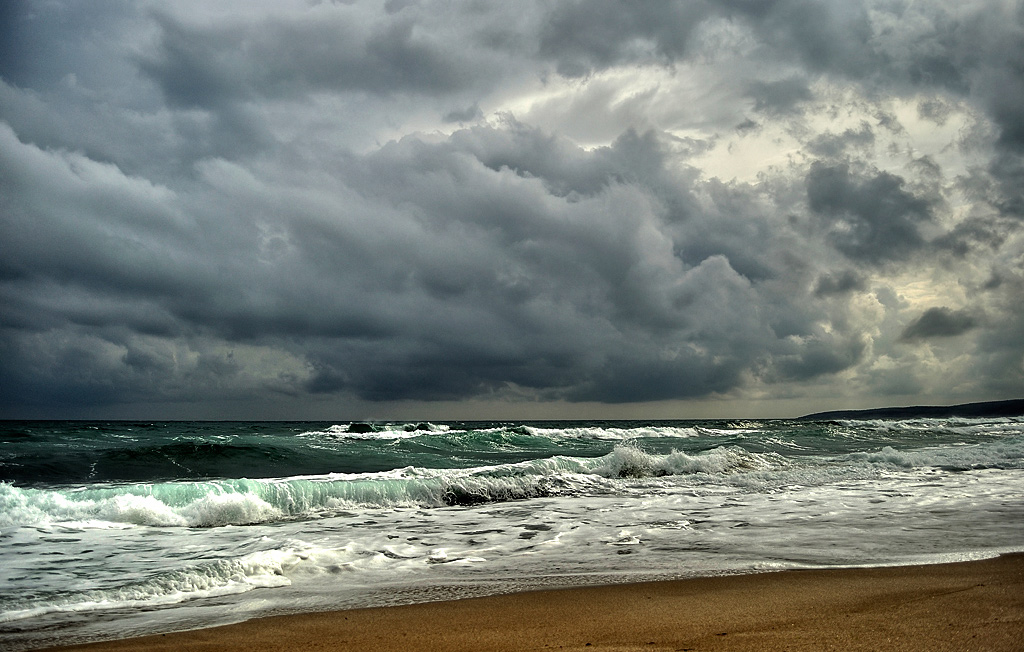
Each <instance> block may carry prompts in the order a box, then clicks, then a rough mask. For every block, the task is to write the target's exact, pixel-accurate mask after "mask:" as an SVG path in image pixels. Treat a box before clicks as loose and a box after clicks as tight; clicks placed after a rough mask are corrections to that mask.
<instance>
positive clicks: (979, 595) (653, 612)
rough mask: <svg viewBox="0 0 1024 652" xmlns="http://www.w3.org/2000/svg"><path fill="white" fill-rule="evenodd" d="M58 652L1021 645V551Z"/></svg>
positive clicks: (300, 620) (520, 599)
mask: <svg viewBox="0 0 1024 652" xmlns="http://www.w3.org/2000/svg"><path fill="white" fill-rule="evenodd" d="M60 649H62V650H66V651H70V650H90V651H91V652H104V651H111V652H113V651H115V650H117V651H123V650H141V651H157V650H184V651H187V650H195V651H200V650H202V651H207V650H223V651H234V650H238V651H242V650H244V651H246V652H273V651H278V650H280V651H285V650H288V651H292V650H328V651H329V650H338V651H341V650H360V651H366V650H403V651H406V650H417V651H423V652H427V651H431V650H438V651H441V650H444V651H457V650H466V651H467V652H468V651H476V652H480V651H485V650H492V651H504V650H553V649H555V650H559V649H560V650H616V651H619V650H623V651H625V650H645V651H651V650H673V651H679V650H694V651H696V650H833V649H834V650H1022V649H1024V555H1022V554H1016V555H1005V556H1002V557H999V558H995V559H988V560H981V561H973V562H964V563H955V564H941V565H929V566H904V567H895V568H867V569H862V568H858V569H837V570H808V571H787V572H780V573H766V574H759V575H744V576H731V577H717V578H705V579H692V580H681V581H668V582H654V583H642V584H627V585H618V586H601V587H583V588H573V589H559V590H549V591H535V592H527V593H519V594H514V595H503V596H493V597H487V598H474V599H467V600H457V601H452V602H434V603H426V604H417V605H409V606H402V607H389V608H380V609H357V610H350V611H340V612H329V613H314V614H301V615H289V616H278V617H271V618H263V619H259V620H253V621H249V622H245V623H240V624H236V625H229V626H225V627H216V628H211V629H204V630H196V631H190V632H180V633H175V634H166V635H157V636H149V637H144V638H137V639H131V640H121V641H112V642H105V643H96V644H91V645H84V646H75V647H67V648H60Z"/></svg>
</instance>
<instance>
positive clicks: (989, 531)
mask: <svg viewBox="0 0 1024 652" xmlns="http://www.w3.org/2000/svg"><path fill="white" fill-rule="evenodd" d="M0 441H2V443H3V445H2V447H0V641H3V642H4V643H6V646H5V647H10V648H11V649H29V648H31V647H35V646H41V645H44V644H52V643H55V642H58V643H59V642H71V641H78V640H94V639H97V638H108V637H114V636H124V635H128V634H133V633H136V634H143V633H150V632H155V631H169V630H173V629H183V628H189V627H195V626H205V625H211V624H217V623H224V622H232V621H237V620H243V619H246V618H250V617H254V616H258V615H263V614H267V613H281V612H292V611H303V610H311V609H329V608H338V607H351V606H364V605H371V604H397V603H402V602H412V601H419V600H426V599H437V598H449V597H458V596H465V595H482V594H487V593H496V592H504V591H512V590H521V589H525V588H533V587H538V586H548V585H562V584H583V583H595V582H610V581H629V580H634V579H657V578H668V577H687V576H697V575H713V574H720V573H737V572H758V571H766V570H777V569H784V568H803V567H822V566H841V565H884V564H902V563H920V562H923V561H943V560H954V559H971V558H978V557H984V556H991V555H994V554H999V553H1000V552H1006V551H1010V550H1024V482H1022V480H1024V419H1020V418H1003V419H918V420H903V421H892V420H878V421H866V420H862V421H852V420H851V421H799V420H771V421H724V420H723V421H671V422H670V421H656V422H639V421H629V422H626V421H614V422H606V421H592V422H579V421H573V422H550V421H546V422H515V423H510V422H472V423H469V422H444V423H373V424H349V423H306V422H296V423H285V422H238V423H227V422H164V423H128V422H111V423H104V422H3V423H2V424H0Z"/></svg>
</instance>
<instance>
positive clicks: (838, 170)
mask: <svg viewBox="0 0 1024 652" xmlns="http://www.w3.org/2000/svg"><path fill="white" fill-rule="evenodd" d="M807 199H808V202H809V203H810V207H811V210H812V211H814V213H816V214H817V215H818V216H819V217H820V218H821V219H822V221H823V223H824V224H825V225H826V228H827V229H828V230H829V237H830V239H831V240H832V241H833V242H834V243H835V246H836V248H838V249H839V250H840V251H842V252H843V253H844V254H846V255H847V256H849V257H850V258H852V259H854V260H863V261H866V262H871V263H882V262H886V261H893V260H903V259H905V258H906V257H907V256H909V255H911V254H912V253H914V252H915V251H917V250H919V249H920V248H921V247H922V246H923V245H924V243H925V240H924V238H923V237H922V236H921V233H920V231H919V226H920V225H921V224H922V223H924V222H927V221H929V220H931V207H930V206H929V203H928V202H927V201H926V200H924V199H921V198H919V197H916V196H914V195H913V194H912V193H910V192H908V191H907V190H905V189H904V180H903V179H902V178H900V177H898V176H896V175H893V174H890V173H888V172H877V173H873V172H870V171H869V172H866V173H862V174H858V173H854V172H851V170H850V168H849V166H848V165H845V164H843V165H825V164H822V163H815V164H814V165H813V166H811V170H810V172H809V173H808V175H807Z"/></svg>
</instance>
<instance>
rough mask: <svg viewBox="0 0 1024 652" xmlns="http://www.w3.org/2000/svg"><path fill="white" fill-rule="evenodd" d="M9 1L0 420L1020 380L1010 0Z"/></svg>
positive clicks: (0, 107) (1018, 118) (1014, 53)
mask: <svg viewBox="0 0 1024 652" xmlns="http://www.w3.org/2000/svg"><path fill="white" fill-rule="evenodd" d="M4 7H5V9H4V10H3V11H4V12H5V13H2V14H0V24H3V25H4V26H5V27H6V28H7V29H8V31H9V32H11V27H10V26H11V25H17V29H16V30H14V31H13V32H11V33H10V34H8V36H11V38H10V39H3V38H0V77H2V80H0V241H2V242H4V254H3V255H2V256H0V301H2V304H3V310H0V386H2V387H3V388H4V389H3V392H2V395H3V396H2V398H0V402H2V405H3V407H4V409H5V410H11V411H15V410H16V409H17V408H18V407H19V406H25V405H40V406H48V405H63V406H66V407H67V409H68V410H71V409H72V407H76V408H82V409H85V408H88V407H90V406H95V405H113V404H118V403H121V404H131V403H144V402H147V403H157V402H166V401H180V402H188V403H190V404H198V403H203V402H209V401H235V400H237V401H240V403H239V404H245V405H256V404H263V403H273V402H274V401H277V400H282V401H296V403H295V404H302V402H303V401H317V400H325V399H326V400H334V399H339V397H340V399H344V400H348V399H350V398H352V397H355V398H356V399H361V400H364V401H369V402H381V401H392V400H407V399H411V400H431V401H435V400H462V399H466V398H480V397H485V398H487V397H494V398H496V399H501V400H503V399H507V398H508V397H510V396H523V397H526V398H525V400H527V401H545V400H562V401H599V402H606V403H614V404H618V403H625V402H632V401H653V400H668V399H682V398H695V397H708V396H718V395H722V396H730V395H740V394H741V393H742V392H744V391H748V390H749V391H757V392H762V393H763V395H769V394H770V393H771V392H772V391H775V390H774V389H773V387H775V386H776V385H779V386H781V387H783V389H782V390H779V391H781V392H789V393H791V395H799V394H800V393H801V392H803V391H810V390H807V388H811V387H817V386H825V385H827V384H829V383H832V384H833V385H829V386H844V385H842V383H846V382H849V383H850V386H851V387H853V386H854V385H855V383H857V382H861V383H868V382H877V383H878V384H879V386H883V385H884V386H886V387H897V386H898V387H900V388H914V387H924V386H925V385H927V384H928V383H926V382H925V381H924V380H922V377H921V374H919V373H915V372H914V367H913V361H912V356H913V355H914V352H915V351H919V350H921V349H923V348H924V347H915V346H906V345H900V344H898V343H899V342H901V341H903V342H913V341H918V340H926V339H930V338H934V337H945V339H944V340H942V342H943V343H944V345H948V346H949V347H950V350H952V349H953V348H955V347H957V346H960V347H961V348H960V349H957V350H956V352H955V354H956V355H959V356H961V357H960V358H955V356H954V357H952V358H950V359H958V360H960V359H967V358H970V359H971V360H972V363H971V364H973V365H974V366H973V367H964V368H966V369H969V370H978V369H981V370H984V375H986V377H988V376H990V377H991V382H990V386H991V387H996V386H999V387H1001V388H1002V389H1000V390H999V391H1012V388H1014V387H1020V386H1021V384H1020V380H1019V378H1020V376H1021V372H1020V370H1019V369H1017V368H1016V367H1014V366H1013V363H1009V362H1006V360H1018V361H1019V359H1020V354H1022V353H1024V351H1022V346H1024V345H1022V344H1021V342H1024V338H1021V337H1019V334H1020V323H1021V322H1022V320H1021V319H1020V317H1021V315H1020V307H1019V306H1020V305H1021V304H1024V302H1022V301H1019V299H1020V292H1019V288H1020V283H1019V279H1020V277H1021V270H1020V268H1019V247H1020V237H1021V235H1020V229H1021V227H1020V215H1021V207H1022V206H1024V199H1022V197H1024V194H1022V192H1021V188H1024V164H1022V160H1024V159H1022V158H1021V156H1022V151H1024V146H1022V145H1021V143H1022V142H1024V138H1022V137H1021V133H1022V132H1021V129H1020V125H1021V124H1024V116H1022V115H1021V111H1022V109H1021V107H1022V106H1024V102H1020V101H1018V100H1020V99H1021V96H1022V90H1021V89H1022V81H1021V80H1022V77H1024V76H1022V75H1021V73H1020V62H1021V56H1022V55H1021V48H1020V47H1019V43H1020V42H1021V41H1020V39H1019V38H1017V37H1018V36H1020V33H1021V23H1022V22H1024V21H1022V16H1024V14H1022V13H1021V9H1020V7H1019V3H1018V5H1013V4H1012V3H1011V4H1007V5H1005V6H1004V5H1002V4H1000V5H998V6H989V3H980V4H978V5H967V6H965V7H964V8H962V9H956V8H955V7H954V6H953V5H947V4H944V3H939V2H923V3H922V2H917V3H900V2H878V3H862V2H838V1H836V2H812V1H810V0H777V1H775V2H745V1H742V0H719V1H717V2H712V1H710V0H708V1H702V2H682V1H680V2H668V3H629V2H612V1H609V0H601V1H599V2H565V3H562V2H560V3H538V4H529V3H528V4H524V5H519V4H517V5H515V7H514V8H509V7H512V6H511V5H509V7H504V6H498V5H486V4H480V3H472V2H467V3H461V2H456V3H450V2H420V3H417V2H396V1H389V2H386V3H383V4H380V3H377V4H373V3H363V2H354V3H350V4H339V3H319V4H308V3H302V2H297V3H294V4H289V3H274V4H272V5H268V6H267V7H262V6H260V5H259V4H258V3H256V4H253V5H247V7H246V9H247V10H246V11H245V12H241V11H235V10H233V9H230V10H222V9H218V8H217V7H214V6H209V7H207V6H203V5H196V6H195V7H188V6H186V5H184V4H178V3H171V4H166V5H165V4H159V5H157V4H153V5H150V4H147V3H145V2H144V3H141V4H133V3H127V2H119V1H116V0H110V1H109V2H104V3H89V4H88V5H79V4H75V3H71V4H62V3H59V2H58V3H43V4H40V3H33V2H29V1H28V0H26V1H24V2H18V3H13V4H12V3H8V4H6V5H4ZM606 73H607V74H606ZM602 75H605V76H604V77H602ZM648 76H649V77H650V83H647V82H648V80H647V77H648ZM631 84H635V85H632V86H631ZM645 84H646V85H645ZM619 85H621V86H619ZM676 85H677V86H676ZM595 87H599V88H597V90H594V92H593V93H592V94H589V95H587V93H588V92H589V91H590V90H593V88H595ZM651 88H654V90H651ZM598 91H600V92H598ZM620 91H621V92H620ZM581 95H586V97H585V98H580V96H581ZM563 96H569V97H571V98H577V99H579V101H578V102H573V101H569V102H566V103H564V106H572V107H574V108H573V109H572V111H571V112H570V113H569V114H567V115H561V114H559V111H561V110H562V109H560V108H559V107H561V106H563V104H559V101H558V98H560V97H563ZM551 98H555V99H551ZM848 98H855V99H854V100H851V102H852V103H851V104H850V105H849V106H846V105H845V104H844V102H846V100H847V99H848ZM901 102H902V103H903V107H904V108H902V109H901V111H902V112H900V111H897V110H896V109H895V108H893V104H899V103H901ZM509 106H514V107H517V108H516V113H517V114H518V118H517V116H515V115H512V113H510V112H509V111H510V109H509V108H508V107H509ZM906 106H909V107H911V110H910V111H909V113H908V112H907V110H906V109H905V107H906ZM623 107H628V109H629V110H624V109H623ZM542 109H543V110H542ZM915 109H916V113H915ZM545 111H546V113H545ZM563 113H564V111H563ZM853 115H856V116H857V117H856V118H849V119H847V116H853ZM914 115H916V116H917V119H918V120H919V121H920V120H926V121H929V124H930V125H932V126H934V127H936V128H938V127H941V126H943V125H951V124H957V123H956V121H965V120H967V118H965V116H968V117H970V118H971V119H972V120H974V123H973V124H974V125H975V127H971V125H969V124H967V123H966V122H964V124H965V126H964V129H963V130H962V133H963V136H962V138H961V140H960V141H957V142H951V143H949V144H948V146H947V147H946V148H945V149H941V153H942V154H943V156H937V155H936V156H935V158H930V157H929V156H926V155H920V154H917V153H914V154H913V155H912V156H905V155H904V154H903V151H904V150H899V149H898V148H897V147H896V145H895V143H897V141H899V139H901V138H902V139H907V138H909V137H908V136H907V134H908V133H909V131H908V130H906V129H904V128H903V126H902V125H901V124H900V120H904V121H905V122H908V123H909V122H912V121H913V120H914V119H915V118H914V117H913V116H914ZM524 116H527V117H524ZM595 116H596V117H595ZM665 116H668V117H665ZM680 116H682V117H680ZM747 116H752V117H750V118H748V117H747ZM531 119H536V120H537V121H539V122H541V123H542V124H536V123H531V122H530V120H531ZM744 119H745V120H746V121H745V122H744ZM544 120H548V121H547V122H543V121H544ZM577 123H578V124H577ZM592 124H600V127H598V128H595V127H592ZM737 124H741V126H742V127H743V128H742V129H739V130H737V129H735V128H734V126H735V125H737ZM552 125H553V126H552ZM564 125H570V126H571V127H577V126H578V127H579V134H582V135H580V136H578V139H577V140H573V139H572V138H571V137H569V136H568V135H566V134H568V133H570V131H571V129H569V128H568V127H564ZM456 126H458V127H459V128H458V129H457V130H455V131H453V132H452V131H450V130H452V129H455V127H456ZM910 126H914V125H910ZM563 129H564V131H563ZM593 129H597V131H598V132H599V133H600V134H601V135H600V136H593V133H592V130H593ZM588 130H591V131H588ZM572 133H573V134H574V135H576V132H572ZM937 133H939V132H937ZM609 134H610V135H609ZM606 136H607V137H606ZM758 139H760V140H758ZM785 139H789V140H787V141H786V143H788V144H783V145H779V147H780V149H779V150H778V151H775V150H772V147H774V146H775V145H778V144H779V143H781V142H783V140H785ZM726 141H728V142H726ZM583 142H586V143H587V146H586V147H584V146H582V145H581V144H580V143H583ZM744 143H757V145H756V146H754V147H752V149H754V150H756V151H755V153H753V154H751V153H750V152H749V151H747V152H746V153H744V150H743V147H744ZM773 143H774V144H773ZM792 143H795V144H792ZM899 143H901V146H904V145H906V142H904V141H899ZM734 145H735V146H736V147H737V151H738V152H739V154H737V157H738V158H739V159H740V160H741V165H740V166H739V168H741V171H739V172H735V173H734V172H733V170H732V168H731V167H730V162H731V159H729V160H725V159H726V158H727V155H729V154H731V153H732V149H731V148H732V147H733V146H734ZM762 146H763V147H765V148H766V149H765V150H764V151H761V150H760V149H758V148H760V147H762ZM885 147H888V148H889V149H888V150H887V154H885V155H882V154H879V153H878V152H881V151H882V150H883V148H885ZM958 147H959V148H961V149H962V150H963V151H964V152H968V154H969V156H972V157H974V158H972V159H970V160H971V166H970V169H969V170H964V169H958V168H955V167H954V166H953V165H951V163H950V162H949V161H950V159H951V158H953V157H954V155H953V154H951V152H954V153H955V152H956V151H958V150H957V148H958ZM786 148H789V149H790V150H793V149H795V150H797V151H788V152H787V151H785V149H786ZM876 150H877V152H876ZM906 151H911V148H910V146H909V145H906ZM744 157H745V158H744ZM886 157H888V158H886ZM762 159H763V160H762ZM910 159H913V160H910ZM908 161H909V162H908ZM716 165H717V166H718V167H717V168H715V167H714V166H716ZM744 166H745V167H746V168H747V169H746V170H743V169H742V168H744ZM751 167H754V168H756V169H755V170H754V171H753V172H750V170H749V168H751ZM712 170H714V171H712ZM734 176H735V177H736V178H737V179H738V180H736V179H733V177H734ZM730 179H733V180H732V181H730ZM744 179H747V180H746V181H744ZM961 197H967V198H968V199H966V200H961V199H960V198H961ZM956 201H968V202H970V205H969V206H966V207H965V206H963V205H959V206H957V208H956V210H954V208H953V203H954V202H956ZM934 256H940V257H941V261H939V262H941V263H942V265H951V266H952V271H950V272H949V275H950V277H953V276H956V277H957V278H962V279H963V280H962V284H963V287H964V288H967V289H966V290H965V291H972V288H973V289H976V290H977V292H978V296H977V297H976V298H972V300H976V302H977V303H978V306H979V308H978V310H979V312H978V314H984V315H985V320H984V325H982V324H981V323H980V320H977V319H974V318H972V317H971V316H970V314H971V313H967V312H965V309H963V308H961V307H959V306H958V305H957V304H955V303H954V300H952V299H951V300H949V301H948V302H947V304H948V305H949V306H952V307H948V308H933V309H931V310H928V311H926V312H924V313H923V314H922V313H921V311H922V310H923V308H924V306H921V305H920V303H914V301H919V299H915V298H914V297H913V296H910V295H909V294H908V296H909V297H910V298H900V296H899V292H898V291H897V290H898V288H896V289H894V288H893V286H894V285H895V284H897V283H899V282H902V281H903V280H906V279H920V278H932V277H933V276H936V274H933V270H935V269H939V265H938V263H937V259H935V258H933V257H934ZM894 270H895V271H894ZM896 273H899V274H903V275H904V276H902V277H899V279H898V280H894V279H896V277H891V276H889V275H891V274H896ZM996 278H998V279H1000V282H999V283H998V284H995V283H990V284H988V285H985V279H996ZM937 287H938V289H936V290H934V292H935V294H932V295H931V296H942V295H941V294H937V293H939V292H943V291H945V289H947V286H941V287H940V286H937ZM926 305H927V304H926ZM982 309H983V313H982ZM908 315H911V316H914V319H913V321H912V322H911V324H910V326H905V325H906V324H907V323H908V321H911V319H910V317H909V316H908ZM953 335H959V336H960V337H952V336H953ZM936 348H937V347H936ZM901 355H902V356H906V357H903V358H901V357H900V356H901ZM951 355H952V354H951ZM883 357H885V360H883V362H884V364H882V363H879V364H875V363H877V362H878V361H879V360H881V359H882V358H883ZM950 364H951V365H952V364H953V363H950ZM956 364H960V363H956ZM872 365H873V366H872ZM958 368H959V367H958ZM843 372H846V373H843ZM970 373H971V372H970V371H963V372H962V374H963V375H964V376H969V375H970ZM850 378H852V379H854V380H848V379H850ZM864 379H868V380H864ZM926 380H927V379H926ZM928 382H932V381H930V380H929V381H928ZM950 382H951V383H952V382H953V381H950ZM886 383H888V384H886ZM1015 383H1016V384H1015ZM844 387H845V386H844ZM750 388H754V389H753V390H751V389H750ZM1007 388H1011V389H1007ZM823 391H824V390H823ZM872 391H873V390H872ZM993 391H994V390H993ZM182 416H188V415H187V414H184V415H182Z"/></svg>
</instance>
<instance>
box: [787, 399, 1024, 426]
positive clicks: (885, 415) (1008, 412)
mask: <svg viewBox="0 0 1024 652" xmlns="http://www.w3.org/2000/svg"><path fill="white" fill-rule="evenodd" d="M1019 416H1024V399H1020V398H1018V399H1010V400H1008V401H987V402H985V403H963V404H961V405H915V406H911V407H885V408H875V409H871V410H833V411H831V412H816V413H815V414H808V415H806V416H802V417H799V418H800V419H802V420H813V421H822V420H827V419H920V418H932V419H948V418H950V417H974V418H979V417H1019Z"/></svg>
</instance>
